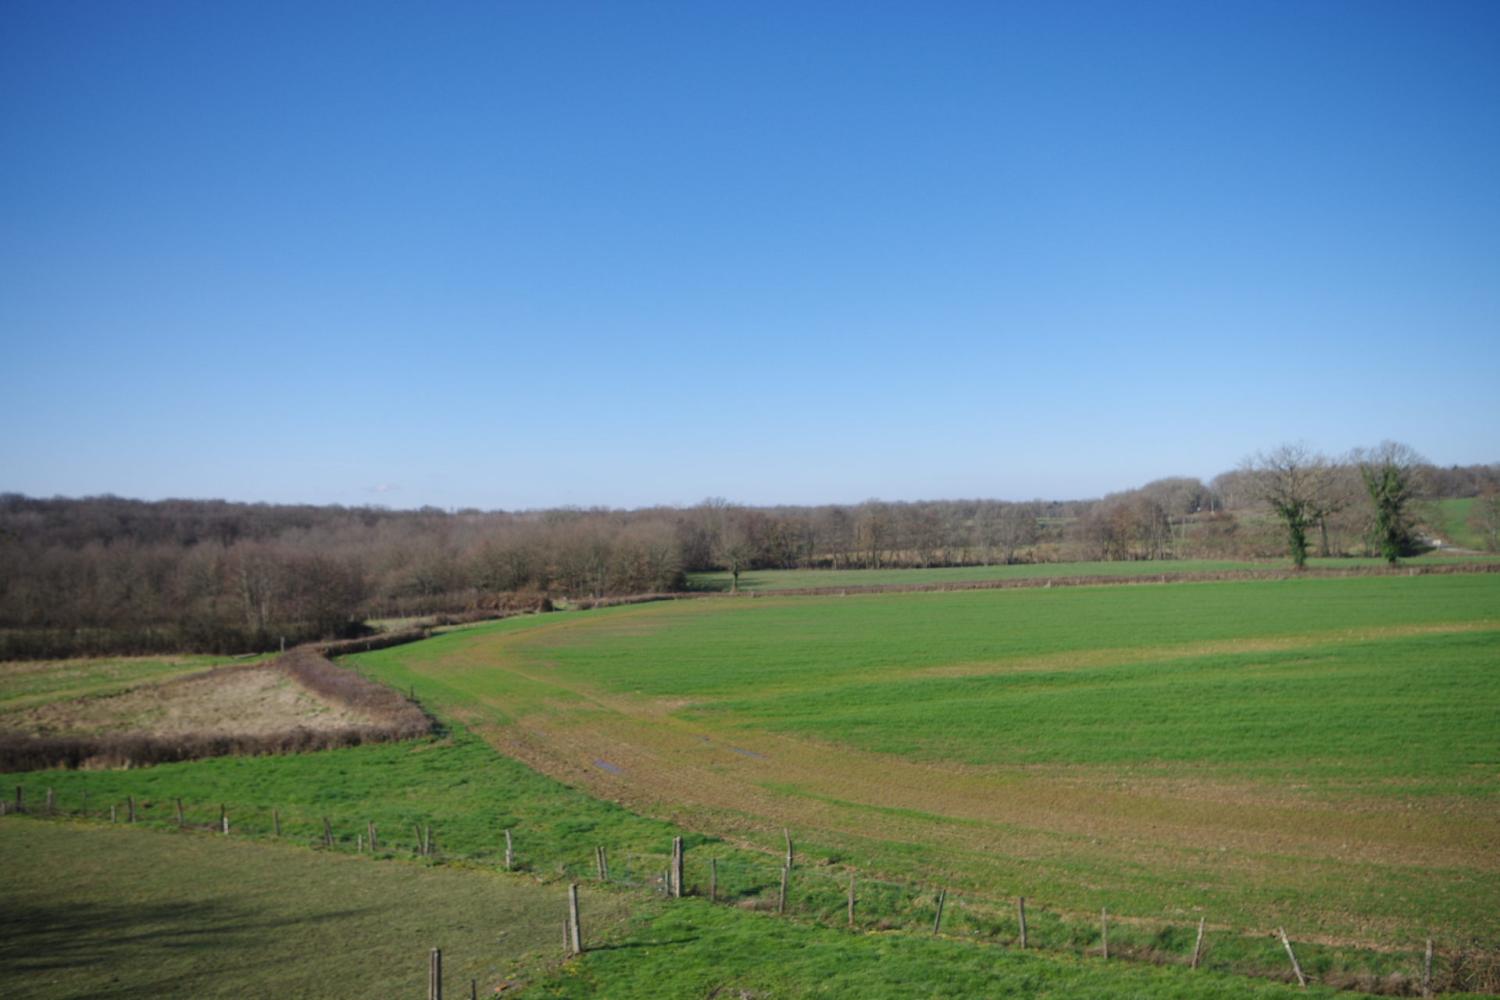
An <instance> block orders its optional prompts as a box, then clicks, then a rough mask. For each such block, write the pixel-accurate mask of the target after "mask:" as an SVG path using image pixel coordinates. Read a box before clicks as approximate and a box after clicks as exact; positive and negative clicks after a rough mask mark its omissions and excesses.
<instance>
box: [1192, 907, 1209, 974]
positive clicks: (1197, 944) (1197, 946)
mask: <svg viewBox="0 0 1500 1000" xmlns="http://www.w3.org/2000/svg"><path fill="white" fill-rule="evenodd" d="M1205 919H1206V918H1205V917H1199V918H1198V940H1196V941H1194V942H1193V960H1192V961H1191V962H1189V963H1188V968H1189V969H1196V968H1197V967H1198V959H1199V958H1201V957H1202V955H1203V921H1204V920H1205Z"/></svg>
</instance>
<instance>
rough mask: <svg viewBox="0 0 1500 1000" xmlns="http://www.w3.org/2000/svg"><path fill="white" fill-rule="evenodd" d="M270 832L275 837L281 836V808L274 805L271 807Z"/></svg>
mask: <svg viewBox="0 0 1500 1000" xmlns="http://www.w3.org/2000/svg"><path fill="white" fill-rule="evenodd" d="M271 834H272V836H276V837H279V836H281V810H280V809H277V808H275V807H274V806H273V807H272V809H271Z"/></svg>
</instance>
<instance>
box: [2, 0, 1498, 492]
mask: <svg viewBox="0 0 1500 1000" xmlns="http://www.w3.org/2000/svg"><path fill="white" fill-rule="evenodd" d="M0 348H3V352H0V358H3V363H0V421H3V426H4V434H3V436H0V490H14V491H20V492H25V493H29V494H34V495H36V494H40V495H51V494H54V493H61V494H66V495H78V494H85V493H101V492H113V493H117V494H121V495H126V496H139V497H147V498H158V497H166V496H191V497H211V496H212V497H218V496H224V497H229V498H232V499H244V500H271V501H313V502H320V503H332V502H337V503H347V504H361V503H383V504H387V505H390V506H400V507H407V506H418V505H421V504H428V503H430V504H436V505H439V506H444V507H450V506H451V507H461V506H470V505H472V506H479V507H485V508H491V507H504V508H517V507H530V506H542V505H553V504H583V505H591V504H606V505H612V506H635V505H643V504H650V503H656V502H666V503H672V502H694V501H697V500H699V499H701V498H702V497H704V496H708V495H721V496H725V497H729V498H731V499H734V500H739V501H744V502H751V503H773V502H823V501H858V500H861V499H864V498H866V497H870V496H880V497H883V498H886V499H916V498H934V497H957V496H976V495H982V496H998V497H1007V498H1025V497H1031V496H1037V495H1041V496H1049V497H1073V496H1088V495H1097V494H1099V493H1102V492H1104V491H1107V490H1113V489H1120V488H1125V487H1129V486H1133V485H1137V484H1139V483H1141V482H1144V481H1146V480H1148V479H1151V478H1155V477H1158V476H1163V475H1169V474H1188V475H1200V476H1204V477H1207V476H1211V475H1213V474H1215V473H1217V472H1220V471H1223V470H1224V469H1227V468H1230V467H1233V466H1234V465H1235V464H1236V463H1237V462H1238V461H1239V460H1240V459H1241V458H1243V457H1244V456H1245V455H1246V454H1248V453H1250V452H1253V451H1255V450H1258V449H1261V448H1267V447H1271V446H1274V445H1276V444H1279V443H1281V442H1283V441H1288V440H1297V439H1301V440H1305V441H1306V442H1308V443H1309V444H1311V445H1313V446H1315V447H1319V448H1323V449H1326V450H1329V451H1335V452H1336V451H1342V450H1344V449H1346V448H1349V447H1351V446H1354V445H1373V444H1375V443H1377V442H1378V441H1380V440H1381V439H1383V438H1395V439H1398V440H1401V441H1404V442H1406V443H1409V444H1411V445H1413V446H1414V447H1416V448H1417V449H1419V450H1420V451H1422V452H1424V453H1425V454H1426V455H1428V456H1429V457H1430V458H1431V459H1433V460H1435V461H1437V462H1440V463H1443V464H1449V463H1469V462H1480V461H1497V460H1500V3H1494V2H1477V3H1454V2H1422V3H1400V4H1386V3H1375V2H1363V0H1361V2H1354V3H1332V2H1323V0H1307V2H1301V0H1299V2H1295V3H1293V2H1285V3H1280V2H1265V0H1254V2H1248V3H1222V2H1217V0H1216V2H1203V0H1195V2H1192V3H1182V4H1135V3H1118V2H1108V3H1099V4H1091V3H1044V2H1040V0H1038V2H1034V3H1026V4H1019V3H1000V2H985V3H974V4H965V3H937V4H935V3H922V2H912V3H906V4H892V3H849V4H836V3H820V4H809V3H800V2H799V3H761V2H757V3H682V4H672V5H658V4H649V3H624V2H622V3H614V2H611V3H597V4H585V3H570V2H555V0H553V2H541V3H534V4H530V3H528V4H517V3H504V2H486V3H476V4H464V3H430V4H429V3H415V2H413V3H403V4H391V5H384V4H377V3H372V2H359V3H351V4H348V5H341V4H309V3H301V2H299V3H286V4H278V3H268V2H263V0H257V2H254V3H242V4H231V3H227V2H226V3H219V2H214V3H199V2H192V3H151V2H133V3H117V2H113V0H111V2H104V3H90V2H68V3H58V2H55V0H5V2H4V3H3V4H0Z"/></svg>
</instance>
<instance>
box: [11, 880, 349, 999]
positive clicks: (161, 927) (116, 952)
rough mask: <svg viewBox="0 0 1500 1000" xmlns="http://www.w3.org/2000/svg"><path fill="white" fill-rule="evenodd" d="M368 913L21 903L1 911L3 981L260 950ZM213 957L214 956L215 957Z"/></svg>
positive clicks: (222, 904) (217, 904) (226, 905)
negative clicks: (316, 926)
mask: <svg viewBox="0 0 1500 1000" xmlns="http://www.w3.org/2000/svg"><path fill="white" fill-rule="evenodd" d="M366 912H368V910H353V909H351V910H330V911H326V912H320V913H315V914H314V913H309V914H304V915H301V916H298V917H296V918H291V919H289V918H286V917H282V916H278V917H277V918H276V919H274V920H269V919H265V918H264V917H257V916H252V914H251V913H250V911H248V910H246V909H245V908H243V907H240V906H238V905H236V904H234V903H231V902H228V901H226V900H214V901H207V902H192V903H152V904H149V905H141V906H131V905H128V904H113V905H92V904H91V905H88V906H45V905H43V906H38V905H34V904H25V903H23V904H20V905H11V906H6V907H4V908H3V909H0V979H7V980H8V979H10V978H11V977H14V976H23V975H30V974H36V973H45V972H49V971H55V970H63V969H67V970H77V969H81V968H89V967H98V966H106V967H107V966H110V965H115V964H120V963H121V962H122V961H124V960H127V959H128V960H130V961H136V960H138V959H139V956H140V953H141V952H142V951H153V950H155V951H159V952H161V953H162V957H167V955H168V954H170V955H172V956H177V957H181V956H183V955H185V954H188V955H190V953H192V952H203V953H204V959H205V961H214V962H217V961H219V960H221V959H222V953H223V949H225V948H243V949H245V950H246V952H247V953H248V952H252V951H256V950H259V949H260V948H261V947H262V946H263V944H264V934H265V932H267V931H271V932H277V933H284V932H285V931H286V930H287V929H288V928H290V927H295V926H297V925H299V924H312V923H321V922H324V921H330V920H338V919H342V918H347V917H352V916H358V915H361V914H363V913H366ZM210 956H212V957H210Z"/></svg>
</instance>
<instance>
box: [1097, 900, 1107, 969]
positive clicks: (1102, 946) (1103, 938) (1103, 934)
mask: <svg viewBox="0 0 1500 1000" xmlns="http://www.w3.org/2000/svg"><path fill="white" fill-rule="evenodd" d="M1099 950H1100V951H1101V952H1102V953H1103V955H1104V960H1105V961H1106V962H1108V961H1109V909H1108V908H1107V907H1106V908H1101V909H1100V910H1099Z"/></svg>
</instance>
